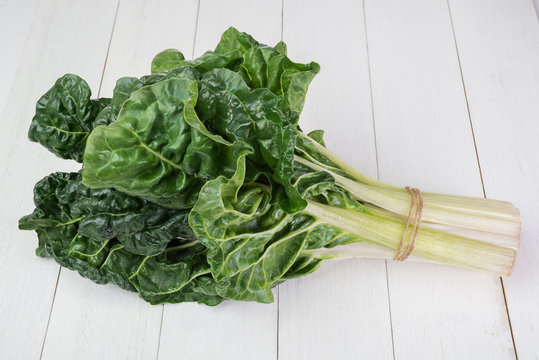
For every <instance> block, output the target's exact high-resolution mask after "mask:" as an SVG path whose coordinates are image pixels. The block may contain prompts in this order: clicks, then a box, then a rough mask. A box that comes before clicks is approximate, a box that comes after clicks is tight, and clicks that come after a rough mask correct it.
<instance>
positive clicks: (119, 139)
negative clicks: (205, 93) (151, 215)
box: [83, 78, 248, 209]
mask: <svg viewBox="0 0 539 360" xmlns="http://www.w3.org/2000/svg"><path fill="white" fill-rule="evenodd" d="M197 95H198V87H197V82H196V81H194V80H192V79H187V78H173V79H167V80H163V81H160V82H156V83H155V84H153V85H148V86H144V87H142V88H140V89H139V90H137V91H135V92H133V93H132V95H131V96H130V97H129V99H128V100H126V101H125V103H124V104H123V106H122V110H121V111H120V114H119V115H118V119H117V120H116V121H114V122H113V123H111V124H110V125H108V126H99V127H97V128H96V129H95V130H94V131H93V132H92V134H91V135H90V137H89V139H88V144H87V148H86V153H85V156H84V171H83V182H84V184H85V185H86V186H88V187H114V188H115V189H118V190H120V191H123V192H125V193H127V194H130V195H135V196H139V197H141V198H143V199H146V200H150V201H152V202H154V203H156V204H160V205H163V206H167V207H171V208H176V209H188V208H190V207H191V206H192V205H193V204H194V203H195V201H196V198H197V196H198V191H199V190H200V188H201V187H202V185H204V183H205V181H206V180H207V179H209V178H213V177H216V176H218V175H220V174H225V175H226V174H232V173H233V172H234V170H235V168H236V161H237V157H238V156H239V154H241V153H242V152H246V151H248V148H247V147H245V146H236V145H235V144H231V143H229V142H227V141H225V140H223V139H221V138H220V137H218V136H214V135H211V134H209V132H208V131H207V130H205V128H204V125H203V124H202V123H201V122H200V120H199V119H198V117H197V114H196V112H195V110H194V106H195V104H196V101H197Z"/></svg>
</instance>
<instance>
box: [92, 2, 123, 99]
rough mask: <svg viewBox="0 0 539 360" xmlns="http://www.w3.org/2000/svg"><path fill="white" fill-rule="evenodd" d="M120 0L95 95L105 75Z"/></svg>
mask: <svg viewBox="0 0 539 360" xmlns="http://www.w3.org/2000/svg"><path fill="white" fill-rule="evenodd" d="M120 1H121V0H118V3H117V4H116V12H115V13H114V21H113V22H112V30H111V31H110V38H109V45H108V47H107V54H106V55H105V63H104V64H103V71H102V72H101V80H99V89H98V90H97V97H99V94H100V93H101V85H103V78H104V77H105V69H106V68H107V61H108V59H109V52H110V45H111V44H112V35H113V34H114V27H115V26H116V19H117V18H118V9H119V8H120Z"/></svg>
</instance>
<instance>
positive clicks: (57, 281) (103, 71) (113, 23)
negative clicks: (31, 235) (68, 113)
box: [39, 0, 120, 360]
mask: <svg viewBox="0 0 539 360" xmlns="http://www.w3.org/2000/svg"><path fill="white" fill-rule="evenodd" d="M119 7H120V0H118V3H117V4H116V10H115V13H114V21H113V22H112V29H111V31H110V38H109V44H108V47H107V54H106V55H105V63H104V64H103V70H102V71H101V80H100V81H99V88H98V90H97V97H99V93H100V92H101V85H102V84H103V77H104V75H105V68H106V66H107V59H108V57H109V51H110V44H111V42H112V34H113V33H114V26H115V25H116V18H117V17H118V8H119ZM61 273H62V267H61V266H59V268H58V276H57V277H56V285H55V287H54V294H53V296H52V302H51V308H50V311H49V319H48V320H47V327H46V328H45V336H44V337H43V344H42V345H41V352H40V354H39V359H40V360H41V358H42V357H43V351H44V350H45V342H46V341H47V334H48V333H49V324H50V322H51V318H52V312H53V310H54V302H55V300H56V292H57V290H58V284H59V283H60V274H61Z"/></svg>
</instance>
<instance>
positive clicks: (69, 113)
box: [28, 74, 110, 162]
mask: <svg viewBox="0 0 539 360" xmlns="http://www.w3.org/2000/svg"><path fill="white" fill-rule="evenodd" d="M91 94H92V92H91V90H90V87H89V86H88V84H87V83H86V81H84V80H83V79H81V78H80V77H78V76H77V75H73V74H66V75H64V76H62V77H61V78H59V79H58V80H57V81H56V83H55V84H54V86H53V87H52V88H51V89H50V90H49V91H47V92H46V93H45V94H44V95H43V96H42V97H41V98H40V99H39V101H38V102H37V105H36V114H35V116H34V118H33V119H32V123H31V124H30V130H29V131H28V137H29V138H30V140H31V141H35V142H39V143H40V144H41V145H43V146H44V147H46V148H47V149H48V150H49V151H51V152H52V153H54V154H55V155H57V156H59V157H61V158H64V159H73V160H75V161H78V162H81V161H82V158H83V153H84V147H85V145H86V139H87V137H88V135H89V133H90V132H91V131H92V129H93V128H94V127H95V126H97V124H96V123H95V120H96V117H97V115H98V113H99V112H100V111H101V110H102V109H103V108H105V107H106V106H107V105H109V103H110V100H109V99H100V100H90V96H91Z"/></svg>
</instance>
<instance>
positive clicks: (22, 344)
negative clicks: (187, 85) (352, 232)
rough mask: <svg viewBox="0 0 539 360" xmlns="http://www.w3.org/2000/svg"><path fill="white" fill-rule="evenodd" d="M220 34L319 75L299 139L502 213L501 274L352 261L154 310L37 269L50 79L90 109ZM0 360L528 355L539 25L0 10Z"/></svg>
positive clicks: (292, 12) (198, 11)
mask: <svg viewBox="0 0 539 360" xmlns="http://www.w3.org/2000/svg"><path fill="white" fill-rule="evenodd" d="M229 26H235V27H237V28H238V29H239V30H241V31H246V32H249V33H251V34H253V35H254V36H255V38H256V39H259V40H260V41H262V42H265V43H269V44H274V43H276V42H277V41H279V40H281V39H283V40H284V41H285V42H287V44H288V48H289V55H290V56H291V58H292V59H296V60H298V61H310V60H315V61H317V62H319V63H320V64H321V66H322V72H321V73H320V75H319V76H318V77H317V78H316V79H315V80H314V82H313V84H312V86H311V89H310V90H309V94H308V100H307V104H306V106H305V111H304V113H303V116H302V120H301V124H302V127H303V128H304V129H305V130H312V129H316V128H323V129H326V130H327V132H326V135H327V143H328V147H330V148H331V149H333V150H334V151H335V152H336V153H338V154H339V155H341V156H342V157H343V158H344V159H345V160H348V161H349V162H350V163H352V164H353V165H355V166H356V167H358V168H360V169H362V170H363V171H365V172H366V173H367V174H370V175H372V176H378V177H379V178H380V179H382V180H384V181H387V182H390V183H394V184H397V185H401V186H405V185H415V186H419V187H421V189H423V190H425V191H435V192H446V193H455V194H463V195H473V196H485V195H486V196H488V197H492V198H499V199H504V200H509V201H512V202H514V203H515V204H516V205H517V206H518V207H519V208H520V210H521V214H522V218H523V230H522V245H521V249H520V252H519V254H518V257H517V262H516V265H515V269H514V273H513V275H512V276H511V277H509V278H504V279H500V278H497V277H493V276H490V275H485V274H478V273H474V272H471V271H466V270H458V269H453V268H448V267H444V266H434V265H425V264H414V263H406V262H405V263H393V262H390V261H388V262H384V261H379V260H349V261H342V262H338V263H328V264H326V265H324V266H323V267H322V268H321V269H320V270H319V271H318V272H316V273H315V274H313V275H311V276H308V277H305V278H302V279H299V280H295V281H289V282H287V283H285V284H283V285H281V286H280V287H279V288H278V289H276V290H275V297H276V301H275V303H273V304H270V305H261V304H254V303H239V302H238V303H234V302H226V303H224V304H222V305H220V306H218V307H214V308H209V307H205V306H201V305H197V304H178V305H164V306H150V305H148V304H146V303H145V302H143V301H142V300H140V299H139V298H138V297H137V296H136V295H134V294H131V293H128V292H125V291H122V290H119V289H117V288H115V287H114V286H108V285H107V286H102V285H95V284H93V283H92V282H90V281H88V280H84V279H82V278H80V277H79V275H78V274H76V273H74V272H71V271H69V270H65V269H64V270H61V269H59V267H58V266H57V265H56V264H55V263H54V262H53V261H52V260H46V259H40V258H38V257H36V256H35V255H34V248H35V247H36V244H37V239H36V236H35V234H34V233H31V232H21V231H19V230H18V229H17V220H18V218H19V217H20V216H21V215H24V214H26V213H29V212H30V211H31V210H32V208H33V205H32V187H33V185H34V183H35V182H36V181H37V180H38V179H40V178H42V177H43V176H45V175H46V174H48V173H50V172H52V171H61V170H63V171H69V170H75V169H77V166H78V164H74V163H71V162H68V161H64V160H60V159H57V158H55V157H54V156H53V155H51V154H50V153H48V152H47V151H46V150H44V149H43V148H41V146H39V145H37V144H34V143H30V142H29V141H28V140H27V138H26V134H27V129H28V126H29V123H30V119H31V117H32V115H33V111H34V107H35V102H36V100H37V99H38V98H39V96H40V95H41V94H42V93H44V92H45V91H46V90H47V89H48V88H49V87H50V86H51V85H52V84H53V82H54V81H55V79H56V78H57V77H59V76H61V75H62V74H64V73H67V72H72V73H76V74H79V75H80V76H82V77H83V78H84V79H86V80H87V81H88V83H89V84H90V86H91V87H92V89H93V92H94V94H95V95H97V94H98V93H99V94H100V95H101V96H110V95H111V92H112V89H113V87H114V83H115V80H116V79H117V78H118V77H120V76H123V75H133V76H139V75H143V74H145V73H148V71H149V64H150V61H151V58H152V57H153V55H154V54H156V53H157V52H158V51H160V50H163V49H165V48H171V47H174V48H178V49H181V50H182V51H183V52H184V53H185V54H187V55H194V56H197V55H199V54H201V53H202V52H203V51H205V50H207V49H210V48H213V47H214V46H215V44H216V43H217V41H218V39H219V36H220V34H221V33H222V32H223V31H224V30H225V29H226V28H227V27H229ZM0 45H1V49H2V52H1V53H0V54H1V55H0V75H1V77H0V79H1V81H0V112H2V113H3V115H2V117H1V121H0V169H1V174H2V176H1V177H0V198H1V199H2V206H1V209H0V214H1V215H0V359H38V358H43V359H54V360H56V359H155V358H158V359H277V358H278V359H280V360H288V359H294V360H295V359H399V360H400V359H514V358H516V357H517V355H518V358H519V359H537V358H539V341H538V340H539V241H538V237H539V190H538V189H539V22H538V20H537V15H536V12H535V9H534V5H533V2H532V1H531V0H511V1H509V0H408V1H398V0H364V1H361V0H356V1H352V0H350V1H346V0H334V1H331V2H329V1H313V0H310V1H309V0H284V1H282V0H271V1H270V0H257V1H253V0H228V1H222V0H200V1H199V0H183V1H177V0H162V1H159V2H155V1H150V0H121V1H118V0H94V1H81V0H80V1H79V0H56V1H54V0H40V1H38V0H24V1H21V0H19V1H17V0H0Z"/></svg>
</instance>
